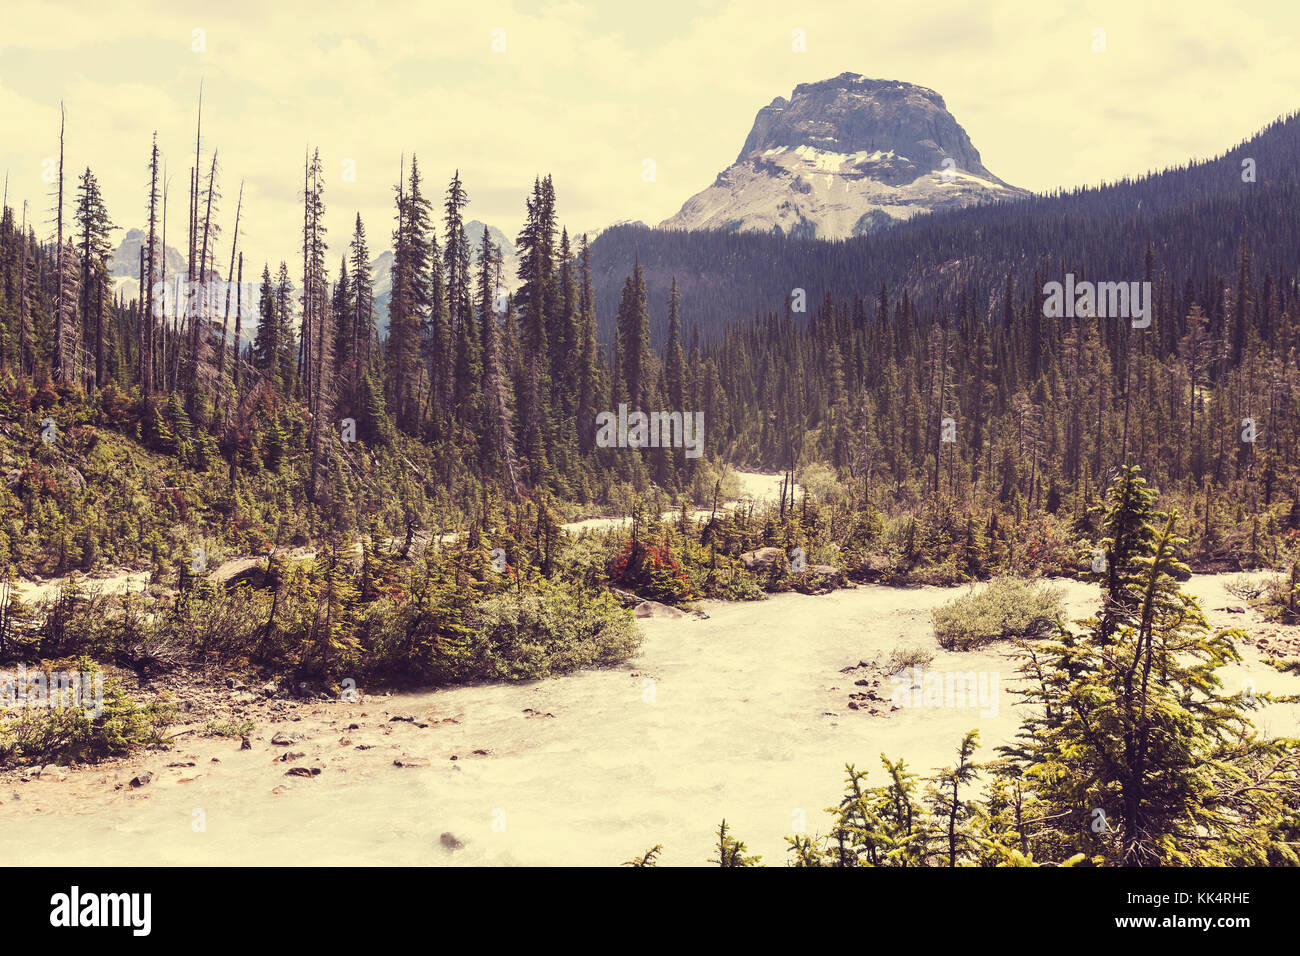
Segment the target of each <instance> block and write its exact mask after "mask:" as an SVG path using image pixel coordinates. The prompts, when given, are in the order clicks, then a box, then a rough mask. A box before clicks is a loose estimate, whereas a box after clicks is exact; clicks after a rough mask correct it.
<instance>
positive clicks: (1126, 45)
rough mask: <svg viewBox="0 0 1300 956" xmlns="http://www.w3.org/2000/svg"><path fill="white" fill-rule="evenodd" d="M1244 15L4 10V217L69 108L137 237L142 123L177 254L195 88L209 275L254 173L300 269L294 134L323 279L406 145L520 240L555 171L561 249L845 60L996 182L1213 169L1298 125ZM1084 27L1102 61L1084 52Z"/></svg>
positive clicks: (996, 3) (1125, 1)
mask: <svg viewBox="0 0 1300 956" xmlns="http://www.w3.org/2000/svg"><path fill="white" fill-rule="evenodd" d="M1231 6H1233V4H1231V3H1225V2H1222V0H1213V2H1206V0H1184V2H1180V3H1176V4H1175V3H1165V2H1160V3H1155V2H1137V0H1122V2H1096V3H1088V2H1074V3H1071V2H1064V3H1061V2H1043V0H970V2H942V0H940V2H921V3H899V2H887V3H878V2H875V0H851V2H845V0H810V2H799V3H796V2H792V0H785V2H767V0H702V2H697V3H675V2H656V0H638V2H626V0H624V2H606V3H583V2H577V0H567V2H551V0H517V2H514V3H508V2H507V3H498V2H489V0H475V2H470V3H458V4H448V3H444V2H428V0H425V2H409V3H408V2H402V3H390V2H382V0H372V2H364V3H356V2H349V3H339V4H329V3H316V4H310V5H306V4H303V5H298V4H292V3H280V2H273V0H223V2H219V3H208V4H201V5H200V4H187V3H183V2H176V0H168V2H136V3H130V4H114V3H111V2H48V0H43V2H29V3H18V2H16V0H3V8H2V9H0V130H2V131H3V140H2V141H0V171H3V170H7V171H8V175H9V200H10V203H11V204H13V205H16V206H21V203H22V200H23V199H27V200H30V201H31V204H32V208H33V210H36V211H38V214H39V217H40V218H42V219H47V218H49V209H50V208H51V207H52V200H51V199H50V198H49V191H50V185H49V184H48V183H46V182H44V181H43V180H42V170H43V168H44V166H43V163H44V161H45V160H46V159H48V158H50V157H52V156H55V155H57V145H58V123H59V114H58V104H59V100H60V99H62V100H63V101H64V102H65V104H66V107H67V114H68V128H67V147H66V150H67V168H68V170H69V181H70V182H69V190H70V189H71V180H72V173H73V172H79V171H80V170H81V169H84V168H85V166H87V165H89V166H91V168H92V169H93V170H94V171H95V172H96V174H97V175H98V176H99V178H100V180H101V182H102V184H103V186H104V188H105V192H106V196H107V201H108V204H109V210H110V212H111V214H112V215H113V217H114V218H115V220H116V221H117V223H118V224H119V225H120V226H123V227H130V226H139V225H141V224H142V219H143V216H144V208H145V206H144V204H145V199H146V186H147V169H146V163H147V160H148V149H149V140H150V136H151V134H152V132H153V131H154V130H157V131H158V137H159V143H160V146H161V148H162V149H163V151H164V153H165V155H166V158H167V160H168V162H169V169H170V173H171V175H172V190H173V192H172V198H173V201H174V206H173V207H172V208H173V210H174V211H173V215H172V219H171V222H169V234H168V238H169V239H171V238H172V236H183V224H182V220H181V216H182V215H183V211H184V202H185V199H184V194H185V190H186V181H187V176H188V170H189V167H190V165H191V163H192V162H193V151H194V141H193V126H194V112H195V99H196V95H197V92H198V87H199V82H200V79H202V80H203V83H204V87H205V100H204V130H203V133H204V135H203V147H204V153H205V156H208V155H210V154H209V153H208V151H209V150H210V149H212V148H213V147H216V148H217V149H218V150H219V160H220V167H221V169H222V172H223V176H222V186H223V190H224V193H225V200H224V202H223V204H222V206H221V209H220V212H221V221H222V224H223V226H224V228H225V229H226V230H227V237H226V240H225V241H224V242H223V251H222V252H221V254H220V257H221V258H224V257H225V256H226V255H227V254H228V253H227V252H226V251H224V247H225V245H226V243H227V242H228V241H229V229H230V228H231V220H232V219H233V215H234V204H235V195H236V193H237V192H238V189H239V181H240V179H241V178H243V179H245V180H246V181H247V186H246V189H245V210H244V222H243V229H242V230H241V231H242V233H243V240H242V243H243V246H244V248H245V250H246V252H247V255H248V257H249V259H251V261H252V262H253V263H255V264H256V268H255V269H254V270H253V271H254V273H255V275H256V273H260V264H261V262H262V261H263V260H271V261H272V262H273V263H274V262H278V261H279V259H281V258H285V259H288V260H289V262H290V264H291V267H292V265H293V263H294V261H295V258H296V257H295V253H294V249H295V248H299V249H300V248H301V240H300V238H299V237H298V235H297V233H296V230H298V229H299V228H300V224H301V221H302V218H301V216H302V214H301V207H300V201H301V189H302V159H303V153H304V149H305V147H306V146H307V145H308V144H311V145H312V146H319V147H320V150H321V154H322V157H323V159H324V162H325V170H326V174H327V184H326V204H327V208H328V211H329V219H328V224H329V229H330V238H331V240H332V242H331V246H332V252H331V255H332V259H331V261H332V262H337V257H338V255H339V254H340V253H341V252H342V249H343V246H344V244H345V243H346V240H347V236H348V235H349V234H350V231H351V230H350V227H351V221H352V218H353V216H354V215H355V213H356V212H357V211H358V210H359V211H360V212H361V215H362V218H363V219H364V220H365V223H366V226H367V231H368V233H369V236H370V241H371V248H372V251H374V252H377V251H378V250H379V249H381V248H384V247H386V245H387V242H388V236H389V234H390V232H391V230H392V186H393V183H394V181H395V179H396V177H397V172H398V163H399V160H400V157H401V155H402V153H403V152H405V153H406V154H407V156H408V157H409V155H410V154H411V153H412V152H416V153H418V155H419V157H420V162H421V167H422V170H423V171H424V173H425V175H426V182H427V183H428V184H429V186H430V187H431V189H432V190H433V191H434V192H436V193H437V194H438V195H439V196H440V195H441V192H442V190H443V188H444V187H445V185H446V182H447V180H448V178H449V177H450V175H451V173H452V170H453V169H455V168H457V167H459V169H460V171H461V175H462V178H463V179H464V181H465V182H466V185H467V186H468V189H469V195H470V199H471V204H470V207H469V209H468V213H469V215H470V217H471V218H478V219H482V220H484V221H486V222H490V223H492V224H494V225H497V226H499V227H500V228H502V229H503V230H504V231H505V232H506V233H507V234H509V235H510V236H511V237H512V238H513V236H514V234H515V232H516V231H517V229H518V225H519V221H520V219H521V217H522V213H523V205H524V196H525V194H526V192H527V190H528V189H529V187H530V185H531V183H532V180H533V177H534V176H535V175H537V174H539V173H546V172H550V173H552V174H553V176H554V178H555V183H556V189H557V192H558V198H559V209H560V216H561V220H562V222H563V223H564V224H566V225H568V226H569V228H570V231H571V232H576V231H579V230H582V229H598V228H601V227H603V226H605V225H608V224H609V223H612V222H615V221H619V220H625V219H641V220H644V221H646V222H648V223H651V224H655V223H658V222H659V221H661V220H662V219H664V218H666V217H668V216H670V215H671V214H673V213H674V212H676V211H677V209H678V208H679V207H680V206H681V204H682V202H683V201H685V200H686V199H687V198H688V197H689V196H691V195H692V194H694V193H695V192H697V191H699V190H700V189H702V188H704V187H705V186H707V185H708V184H709V183H711V182H712V181H713V178H714V176H716V174H717V173H718V172H719V171H720V170H722V169H723V168H725V167H726V166H727V165H729V164H730V163H731V162H732V161H733V160H734V159H735V157H736V153H737V152H738V151H739V150H740V147H741V145H742V143H743V141H744V138H745V135H746V134H747V133H748V131H749V127H750V125H751V123H752V122H753V118H754V113H755V112H756V111H757V110H758V109H759V108H760V107H762V106H764V105H766V104H767V103H769V102H771V100H772V99H773V98H774V97H776V96H778V95H779V96H787V97H788V96H789V95H790V91H791V90H792V88H793V87H794V86H795V85H796V84H797V83H800V82H808V81H814V80H819V79H825V78H827V77H831V76H835V75H837V74H839V73H842V72H844V71H846V70H848V71H852V72H856V73H862V74H865V75H867V76H871V77H878V78H887V79H898V80H906V81H910V82H913V83H919V84H921V85H924V86H929V87H931V88H933V89H935V90H938V91H939V92H940V93H941V94H942V95H943V96H944V98H945V99H946V101H947V103H948V107H949V109H950V110H951V111H952V112H953V114H954V115H955V116H956V118H957V120H958V122H960V123H961V124H962V125H963V126H964V127H965V128H966V130H967V132H968V133H969V134H970V136H971V139H972V140H973V141H974V143H975V145H976V147H977V148H978V149H979V150H980V152H981V154H982V157H983V160H984V163H985V165H986V166H988V167H989V168H990V169H991V170H993V172H994V173H996V174H997V175H999V176H1001V177H1002V178H1003V179H1005V180H1006V181H1008V182H1010V183H1013V184H1015V185H1018V186H1023V187H1026V188H1028V189H1032V190H1036V191H1042V190H1048V189H1053V188H1055V187H1058V186H1074V185H1080V184H1092V183H1097V182H1100V181H1102V180H1106V179H1113V178H1117V177H1120V176H1123V175H1138V174H1142V173H1145V172H1146V171H1148V170H1154V169H1159V168H1162V167H1165V166H1168V165H1171V164H1176V163H1181V162H1184V161H1186V160H1187V159H1189V158H1202V157H1206V156H1210V155H1213V154H1216V153H1219V152H1222V151H1223V150H1224V149H1226V148H1228V147H1230V146H1231V145H1233V144H1234V143H1236V142H1238V141H1239V140H1241V139H1243V138H1245V137H1247V136H1249V135H1250V134H1251V133H1253V132H1254V131H1256V130H1257V129H1258V128H1260V127H1261V126H1263V125H1265V124H1266V123H1268V122H1269V121H1271V120H1272V119H1274V118H1275V117H1277V116H1278V115H1279V114H1283V113H1287V112H1290V111H1292V110H1294V109H1296V108H1298V107H1300V56H1297V55H1296V52H1295V51H1296V49H1297V48H1298V47H1300V43H1298V42H1297V41H1300V35H1298V34H1300V6H1297V4H1295V3H1294V0H1262V2H1253V3H1248V4H1237V5H1236V6H1239V9H1229V7H1231ZM1099 29H1100V30H1104V31H1105V34H1104V40H1105V52H1093V49H1092V48H1093V46H1094V42H1095V41H1094V37H1095V34H1094V31H1095V30H1099ZM196 30H201V31H203V33H202V34H197V35H196V33H195V31H196ZM497 30H503V31H504V47H505V49H504V51H502V52H495V51H494V49H493V45H494V39H495V40H496V42H497V45H500V39H501V34H494V31H497ZM795 30H802V31H804V35H805V36H806V51H805V52H796V51H795V50H794V49H793V46H794V44H792V36H793V31H795ZM196 36H199V37H200V38H201V40H202V43H201V44H200V43H199V42H198V41H196V39H195V38H196ZM200 45H202V46H204V47H205V49H203V50H201V51H196V50H195V47H196V46H200ZM646 158H650V159H653V160H654V162H655V168H656V173H657V175H656V179H655V181H654V182H645V181H644V180H643V177H642V169H643V160H645V159H646ZM345 160H351V161H353V162H354V163H355V170H356V178H355V182H349V181H345V179H344V175H343V168H344V167H343V163H344V161H345ZM173 229H174V230H175V231H172V230H173ZM117 235H118V236H119V237H120V235H121V234H120V233H119V234H117ZM174 244H175V245H177V246H180V245H181V244H182V243H181V242H176V243H174ZM294 271H296V270H294ZM254 277H255V276H254ZM246 278H247V276H246Z"/></svg>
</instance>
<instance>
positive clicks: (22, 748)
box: [0, 657, 175, 765]
mask: <svg viewBox="0 0 1300 956" xmlns="http://www.w3.org/2000/svg"><path fill="white" fill-rule="evenodd" d="M42 669H43V670H44V668H42ZM51 671H71V672H74V673H78V674H84V675H90V679H91V680H92V681H93V680H94V676H95V675H100V676H102V672H101V671H100V667H99V665H98V664H97V663H95V662H94V661H93V660H91V659H89V658H87V657H80V658H75V659H71V660H65V661H59V662H57V663H55V664H52V665H50V666H49V668H48V670H46V675H47V677H46V679H47V681H48V679H49V676H48V675H49V673H50V672H51ZM31 673H34V672H31ZM12 713H13V714H14V716H13V717H10V718H9V719H0V763H4V762H8V761H14V762H16V763H18V764H20V765H24V764H25V765H40V764H46V763H72V762H79V763H84V762H93V761H96V760H103V759H105V758H107V757H118V756H122V755H123V754H128V753H130V752H131V751H133V750H135V749H137V748H139V747H143V746H145V745H146V744H151V743H157V742H159V741H161V739H162V736H161V735H162V732H163V730H165V729H166V727H167V725H168V724H169V723H170V722H171V720H172V718H173V716H174V713H175V708H174V707H173V706H172V705H171V703H170V702H168V701H167V700H165V699H160V700H155V701H152V702H150V703H148V704H138V703H136V702H135V701H134V700H132V699H131V698H130V696H128V695H127V693H126V691H125V690H124V689H123V688H122V685H121V684H120V683H119V682H118V681H117V680H116V679H114V678H108V679H107V680H104V682H103V706H102V708H101V709H99V711H98V713H96V711H95V710H94V709H91V708H87V707H85V706H82V705H81V704H80V703H77V702H68V703H67V704H66V705H65V706H57V707H56V706H49V707H46V706H29V707H22V708H20V709H16V710H14V711H12Z"/></svg>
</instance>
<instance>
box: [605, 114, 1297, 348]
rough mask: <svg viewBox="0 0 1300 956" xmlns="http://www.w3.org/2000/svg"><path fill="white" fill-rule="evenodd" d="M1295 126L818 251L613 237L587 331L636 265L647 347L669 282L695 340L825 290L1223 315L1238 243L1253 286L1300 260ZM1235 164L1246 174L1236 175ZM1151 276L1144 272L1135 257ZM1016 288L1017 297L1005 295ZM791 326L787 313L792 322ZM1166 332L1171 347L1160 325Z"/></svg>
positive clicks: (1277, 278) (747, 239) (635, 233)
mask: <svg viewBox="0 0 1300 956" xmlns="http://www.w3.org/2000/svg"><path fill="white" fill-rule="evenodd" d="M1297 154H1300V117H1297V116H1296V115H1291V116H1288V117H1286V118H1285V119H1279V120H1278V121H1277V122H1275V123H1273V124H1271V125H1270V126H1269V127H1268V128H1266V129H1264V130H1263V131H1261V132H1260V133H1259V134H1258V135H1256V136H1254V137H1252V138H1251V139H1249V140H1248V141H1246V142H1244V143H1242V144H1240V145H1238V146H1236V147H1234V148H1232V149H1230V150H1228V151H1227V152H1225V153H1224V154H1223V155H1221V156H1219V157H1217V158H1215V159H1211V160H1207V161H1200V162H1192V163H1190V164H1188V165H1186V166H1181V167H1176V168H1173V169H1167V170H1164V171H1161V172H1158V173H1153V174H1149V175H1147V176H1143V177H1140V178H1132V179H1124V180H1122V181H1120V182H1117V183H1113V184H1111V185H1107V186H1103V187H1101V188H1079V189H1073V190H1069V191H1060V192H1058V193H1055V194H1052V195H1045V196H1035V197H1032V198H1029V199H1024V200H1019V201H1016V202H1002V203H994V204H989V205H983V206H976V207H971V208H967V209H961V210H954V211H950V212H938V213H933V214H929V215H923V216H918V217H916V218H915V219H912V220H910V221H908V222H906V223H900V224H898V225H895V226H892V227H890V228H889V229H888V230H886V231H885V232H883V233H881V234H879V235H873V236H865V237H859V238H853V239H846V240H842V241H837V242H824V241H817V240H812V239H788V238H782V237H780V236H762V235H755V234H753V233H728V232H679V231H670V230H653V229H648V228H646V227H644V226H615V227H613V228H611V229H608V230H606V231H605V232H603V233H601V234H600V236H599V237H597V238H596V239H595V241H594V242H593V243H592V271H593V277H594V278H593V285H594V288H595V291H596V301H597V314H598V319H599V328H600V330H601V332H602V334H604V333H605V332H606V330H608V329H610V328H612V327H613V323H614V317H615V313H616V309H615V306H616V304H617V291H618V289H619V288H620V287H621V285H622V282H623V279H624V277H625V276H626V275H627V274H628V272H630V271H631V269H632V266H633V263H634V262H636V261H639V262H640V264H641V267H642V270H643V271H644V273H645V276H646V284H647V288H648V290H649V295H650V301H651V309H650V313H651V330H652V332H653V333H654V341H655V343H656V344H662V343H663V342H664V341H665V340H666V337H667V310H666V306H665V303H666V302H667V290H668V286H669V283H670V282H671V280H672V279H673V278H674V277H675V278H676V280H677V284H678V288H679V289H680V290H681V293H682V296H683V301H684V302H685V303H686V307H685V310H684V312H683V315H684V317H685V318H684V321H685V323H686V325H687V327H688V328H690V327H692V326H697V325H698V326H699V328H700V330H701V333H702V334H703V335H704V337H705V338H706V339H709V338H714V337H716V336H718V335H720V334H721V333H722V331H723V329H724V328H725V327H726V326H727V325H728V324H730V323H736V322H742V321H746V320H748V319H752V318H754V317H755V316H760V317H761V316H765V315H767V314H768V313H776V314H782V313H783V312H784V311H785V310H786V309H787V307H788V300H789V299H790V297H791V295H792V294H793V290H795V289H803V290H804V291H805V293H806V294H807V297H808V300H809V303H810V304H809V306H808V310H809V311H811V310H812V308H813V307H814V304H815V302H816V301H817V300H819V299H820V298H821V296H822V295H823V294H824V293H825V292H828V291H829V292H832V293H833V294H834V295H835V297H836V298H837V299H841V300H843V301H846V302H851V301H852V300H853V298H854V297H855V296H862V297H863V298H865V299H868V300H870V299H873V298H874V297H875V296H876V294H877V293H878V292H879V291H880V288H881V287H882V286H884V287H886V288H887V289H888V290H889V291H890V292H891V294H892V295H894V296H895V297H898V296H901V295H902V293H903V292H904V291H906V292H907V293H908V296H909V298H910V299H911V301H912V302H913V303H914V304H915V305H916V306H917V308H918V310H920V311H921V312H922V313H935V312H944V311H952V310H954V309H955V308H956V307H957V297H958V296H959V295H960V294H961V293H962V292H963V291H965V293H966V295H967V297H968V298H969V299H970V300H971V305H970V306H969V308H970V309H971V310H972V311H974V312H975V313H976V314H978V315H979V316H980V317H982V318H992V317H994V316H996V315H997V314H998V313H999V312H1000V311H1001V310H1003V309H1004V308H1005V305H1006V283H1007V276H1008V275H1010V276H1011V280H1012V285H1013V301H1014V302H1015V303H1016V304H1017V305H1019V304H1020V301H1021V300H1023V299H1024V298H1026V297H1027V295H1028V292H1027V290H1029V289H1033V288H1038V289H1041V288H1042V285H1043V283H1044V282H1046V281H1048V280H1049V279H1051V278H1053V277H1054V278H1057V279H1060V278H1061V276H1062V275H1063V274H1064V273H1065V272H1067V271H1072V272H1074V273H1075V274H1076V275H1077V276H1080V277H1081V278H1082V277H1100V278H1105V279H1113V280H1115V281H1119V280H1121V279H1130V280H1133V279H1141V278H1150V279H1153V280H1155V281H1157V282H1158V283H1159V286H1158V290H1159V291H1160V299H1159V301H1158V302H1157V313H1158V314H1159V313H1174V314H1175V315H1176V316H1185V315H1186V313H1187V309H1188V306H1189V305H1190V301H1191V299H1192V298H1196V299H1198V300H1199V301H1200V302H1201V304H1202V306H1203V307H1204V309H1205V311H1206V313H1207V315H1210V316H1211V317H1214V316H1215V315H1216V313H1217V314H1221V312H1222V308H1223V305H1222V299H1223V289H1224V288H1226V287H1228V286H1230V285H1231V281H1232V279H1233V278H1235V275H1236V265H1237V254H1238V250H1239V246H1240V240H1241V237H1242V235H1243V233H1245V234H1247V235H1249V237H1250V238H1251V241H1252V243H1253V247H1254V249H1253V251H1254V266H1255V271H1256V278H1257V281H1263V280H1264V278H1265V277H1266V276H1272V277H1273V280H1274V282H1285V281H1288V280H1289V279H1290V278H1293V277H1294V276H1295V274H1296V270H1297V265H1298V264H1300V252H1297V250H1298V249H1300V225H1298V223H1300V173H1298V172H1297V170H1296V169H1295V163H1294V159H1295V157H1296V155H1297ZM1246 160H1250V161H1251V162H1250V163H1249V164H1247V166H1243V163H1244V162H1245V161H1246ZM1148 249H1150V251H1151V256H1152V263H1151V267H1152V268H1153V269H1154V273H1153V274H1151V275H1147V274H1146V273H1145V270H1146V267H1147V260H1146V255H1147V250H1148ZM1014 290H1018V291H1014ZM795 315H796V318H798V317H799V316H798V313H796V314H795ZM1170 335H1171V336H1173V337H1174V338H1176V337H1177V336H1176V333H1175V331H1174V329H1172V328H1171V329H1170Z"/></svg>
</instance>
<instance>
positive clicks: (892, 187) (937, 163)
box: [660, 73, 1028, 239]
mask: <svg viewBox="0 0 1300 956" xmlns="http://www.w3.org/2000/svg"><path fill="white" fill-rule="evenodd" d="M1025 195H1028V193H1026V192H1025V190H1022V189H1017V188H1016V187H1014V186H1009V185H1007V184H1006V183H1005V182H1003V181H1002V180H1001V179H999V178H998V177H997V176H995V175H993V173H991V172H989V170H988V169H986V168H985V167H984V164H983V163H982V162H980V155H979V151H978V150H976V149H975V147H974V145H973V144H972V143H971V141H970V137H969V136H967V135H966V131H965V130H964V129H962V128H961V126H960V125H959V124H958V123H957V121H956V120H955V119H954V118H953V116H952V114H951V113H949V112H948V109H947V107H946V106H945V105H944V102H943V97H942V96H940V95H939V94H938V93H936V92H934V90H929V89H926V88H925V87H921V86H915V85H913V84H911V83H902V82H897V81H894V80H873V79H867V78H866V77H863V76H860V75H858V74H856V73H843V74H841V75H840V76H837V77H835V78H834V79H830V80H823V81H822V82H820V83H801V84H800V85H799V86H797V87H795V89H794V93H793V95H792V96H791V98H790V99H789V100H786V99H784V98H782V97H779V96H778V97H777V98H776V99H774V100H773V101H772V102H771V103H770V104H769V105H768V106H765V107H763V108H762V109H761V110H759V111H758V115H757V117H755V119H754V126H753V129H751V130H750V133H749V137H748V138H747V139H746V140H745V145H744V147H743V148H742V149H741V151H740V155H739V156H738V157H737V158H736V161H735V162H734V163H733V164H732V165H731V166H729V167H728V168H727V169H725V170H723V171H722V172H721V173H719V174H718V178H717V180H715V181H714V183H713V185H712V186H710V187H708V188H707V189H705V190H704V191H703V192H701V193H698V194H696V195H695V196H693V197H691V198H690V199H688V200H687V201H686V204H685V205H683V206H682V208H681V211H680V212H678V213H677V215H675V216H672V217H671V218H669V219H666V220H664V221H663V222H662V223H660V228H662V229H720V230H724V231H736V230H757V231H762V232H775V233H778V234H781V235H788V236H802V237H815V238H819V239H843V238H846V237H848V236H856V235H864V234H866V233H870V232H874V231H876V230H877V229H880V228H882V227H883V226H887V225H889V224H891V223H893V222H897V221H899V220H904V219H910V218H911V217H912V216H915V215H917V214H918V213H922V212H931V211H934V210H939V209H950V208H955V207H961V206H969V205H973V204H975V203H980V202H989V201H992V200H998V199H1016V198H1020V197H1022V196H1025Z"/></svg>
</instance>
